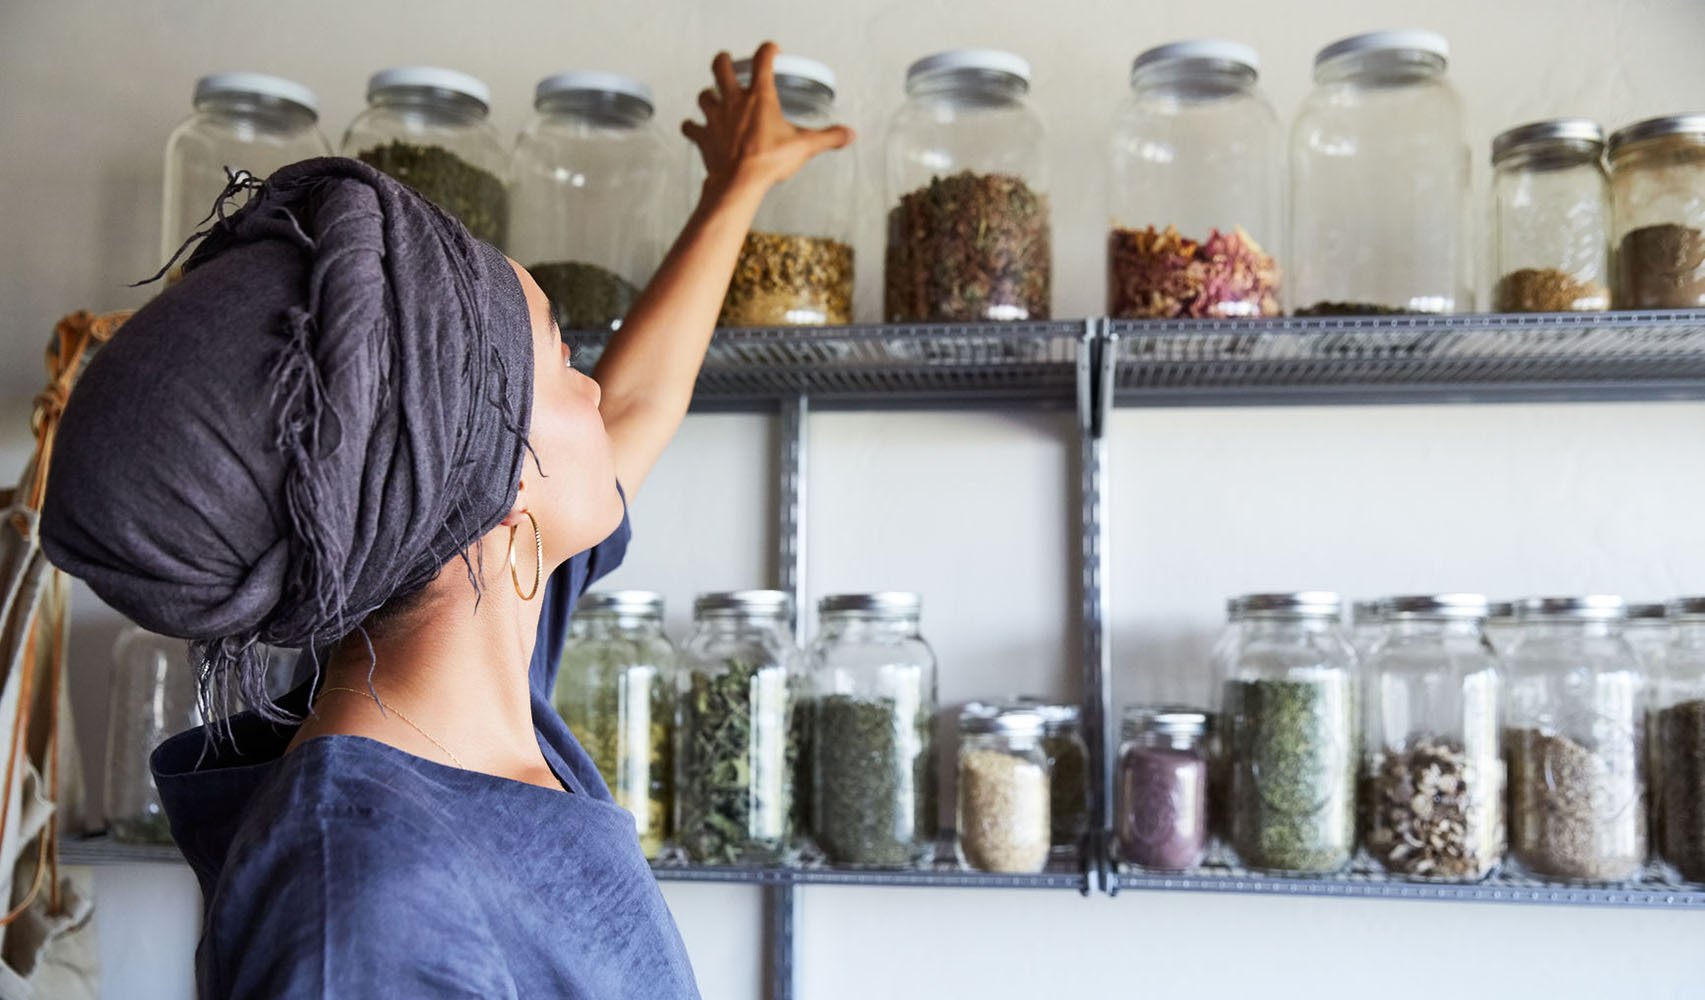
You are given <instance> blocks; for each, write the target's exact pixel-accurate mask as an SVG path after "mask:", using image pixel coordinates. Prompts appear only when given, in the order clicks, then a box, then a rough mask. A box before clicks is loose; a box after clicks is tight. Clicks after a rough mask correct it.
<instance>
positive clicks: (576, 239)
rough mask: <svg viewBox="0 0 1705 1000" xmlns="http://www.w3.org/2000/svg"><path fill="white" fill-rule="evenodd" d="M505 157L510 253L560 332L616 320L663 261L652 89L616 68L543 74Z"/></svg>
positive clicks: (668, 175) (665, 192)
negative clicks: (528, 115) (544, 299)
mask: <svg viewBox="0 0 1705 1000" xmlns="http://www.w3.org/2000/svg"><path fill="white" fill-rule="evenodd" d="M533 108H534V112H535V113H534V115H533V119H532V121H531V122H529V123H528V124H527V127H526V129H524V130H523V131H522V132H521V136H520V138H518V139H517V140H516V142H515V153H514V156H513V157H512V158H511V161H510V177H511V178H513V180H512V181H511V184H510V189H509V223H508V226H509V245H508V247H507V249H508V252H509V255H510V256H511V257H513V258H515V259H516V260H518V261H520V262H521V263H522V264H523V265H525V266H526V268H527V271H528V272H529V273H530V274H532V276H533V280H534V281H536V282H538V284H539V287H540V288H541V289H543V290H544V293H545V294H546V295H547V296H549V297H550V300H551V307H552V309H554V310H555V312H556V321H557V325H558V326H559V327H561V328H562V329H564V330H599V329H609V328H611V327H614V326H619V325H620V324H621V321H622V317H623V316H626V315H627V312H628V309H629V308H630V307H632V306H633V302H634V299H636V298H638V297H639V290H640V289H641V288H643V287H644V286H645V284H646V282H648V281H650V280H651V275H652V272H654V271H655V270H656V269H657V265H658V263H659V262H660V261H662V259H663V249H664V248H663V243H664V239H665V234H664V232H663V217H662V212H663V209H664V206H665V205H666V203H667V202H668V200H669V199H670V197H672V195H673V188H672V185H671V184H670V180H671V179H672V174H673V171H672V170H671V169H670V167H671V164H672V163H673V161H672V159H671V157H670V153H669V151H668V150H666V149H665V148H664V145H663V137H662V136H661V135H659V134H658V130H657V127H656V126H655V125H654V124H653V122H652V117H653V115H654V113H655V109H654V107H653V104H652V98H651V88H650V87H648V86H646V85H645V84H643V83H641V82H640V81H638V80H633V79H630V78H628V77H625V76H618V75H617V74H615V73H599V72H589V71H581V72H570V73H558V74H556V75H555V76H550V77H546V78H545V79H543V80H540V81H539V85H538V87H537V88H536V90H535V91H534V98H533Z"/></svg>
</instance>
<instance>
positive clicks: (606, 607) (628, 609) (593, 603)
mask: <svg viewBox="0 0 1705 1000" xmlns="http://www.w3.org/2000/svg"><path fill="white" fill-rule="evenodd" d="M574 610H575V611H576V612H586V613H587V614H608V615H651V616H654V617H657V618H661V617H663V595H662V594H659V593H657V592H656V591H652V590H595V591H592V592H591V593H589V594H585V595H583V596H582V597H581V598H580V603H579V604H577V605H575V608H574Z"/></svg>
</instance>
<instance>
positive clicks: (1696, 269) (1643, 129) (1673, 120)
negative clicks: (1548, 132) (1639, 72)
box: [1610, 114, 1705, 309]
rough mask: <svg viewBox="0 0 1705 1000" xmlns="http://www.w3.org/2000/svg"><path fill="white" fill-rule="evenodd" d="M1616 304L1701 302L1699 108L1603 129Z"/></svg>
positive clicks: (1703, 145) (1704, 236)
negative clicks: (1612, 223)
mask: <svg viewBox="0 0 1705 1000" xmlns="http://www.w3.org/2000/svg"><path fill="white" fill-rule="evenodd" d="M1610 199H1611V217H1612V218H1613V219H1614V220H1615V224H1616V228H1615V233H1614V239H1615V247H1616V249H1615V251H1614V253H1613V257H1614V259H1615V269H1614V274H1615V278H1614V280H1613V282H1612V285H1611V300H1612V302H1614V303H1615V306H1616V308H1618V309H1700V308H1705V114H1695V115H1671V116H1669V117H1667V118H1652V119H1649V120H1647V121H1643V122H1639V123H1637V124H1634V125H1630V126H1628V127H1627V128H1625V129H1622V130H1620V131H1618V132H1616V133H1615V134H1614V135H1612V136H1611V137H1610Z"/></svg>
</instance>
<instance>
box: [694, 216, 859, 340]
mask: <svg viewBox="0 0 1705 1000" xmlns="http://www.w3.org/2000/svg"><path fill="white" fill-rule="evenodd" d="M852 295H853V249H852V247H850V246H848V245H847V244H845V243H841V242H839V241H838V240H831V239H827V238H820V237H815V236H790V235H787V234H785V233H764V232H752V233H747V234H746V242H745V244H744V245H742V246H741V248H740V260H739V263H737V264H735V266H734V278H733V280H732V281H730V282H729V285H728V297H727V298H726V299H724V300H723V303H722V316H721V317H720V318H719V319H718V321H717V322H718V323H719V325H721V326H822V325H824V324H840V323H851V322H852Z"/></svg>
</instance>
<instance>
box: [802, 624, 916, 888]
mask: <svg viewBox="0 0 1705 1000" xmlns="http://www.w3.org/2000/svg"><path fill="white" fill-rule="evenodd" d="M920 608H921V602H920V601H919V599H918V596H917V595H916V594H899V593H882V594H842V595H838V596H834V597H826V598H824V599H823V600H822V601H821V602H819V604H818V611H819V612H820V614H821V615H822V631H821V632H820V633H819V634H818V636H817V640H816V641H815V642H813V643H812V644H811V650H810V653H809V665H810V666H809V670H810V673H809V682H808V686H807V691H808V692H809V694H808V697H809V699H810V701H809V706H810V709H809V710H810V712H811V714H812V719H813V722H812V725H811V733H812V740H811V747H812V757H813V764H812V768H813V773H812V780H811V788H812V790H813V792H814V795H815V801H814V802H813V804H812V807H811V812H810V816H811V821H812V835H813V838H814V840H815V842H816V844H817V847H818V849H819V850H821V851H822V852H823V854H824V856H825V857H826V858H827V859H828V860H829V861H831V862H833V863H836V864H842V865H854V866H859V867H871V868H908V867H914V866H917V865H919V864H921V863H923V862H925V861H927V860H929V858H930V856H931V852H932V850H933V848H934V844H935V795H934V794H933V790H934V777H935V760H934V756H933V754H932V753H931V746H932V742H933V740H932V735H933V734H932V726H933V725H934V721H935V706H936V669H935V653H934V652H932V651H931V650H930V647H929V644H928V643H927V642H925V641H924V639H923V636H922V635H920V634H919V631H918V616H919V612H920Z"/></svg>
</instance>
